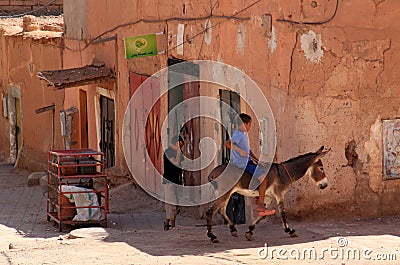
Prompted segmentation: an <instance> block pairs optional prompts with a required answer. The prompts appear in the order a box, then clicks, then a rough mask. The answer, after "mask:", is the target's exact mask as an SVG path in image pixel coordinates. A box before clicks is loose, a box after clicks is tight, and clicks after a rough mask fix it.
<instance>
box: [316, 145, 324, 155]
mask: <svg viewBox="0 0 400 265" xmlns="http://www.w3.org/2000/svg"><path fill="white" fill-rule="evenodd" d="M323 150H324V146H321V147H320V148H319V149H318V151H317V152H315V153H316V154H317V155H319V154H321V153H322V151H323Z"/></svg>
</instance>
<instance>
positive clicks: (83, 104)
mask: <svg viewBox="0 0 400 265" xmlns="http://www.w3.org/2000/svg"><path fill="white" fill-rule="evenodd" d="M79 116H80V117H79V119H80V128H81V129H80V131H81V134H80V139H79V140H80V147H81V148H88V146H89V141H88V121H87V95H86V91H84V90H79Z"/></svg>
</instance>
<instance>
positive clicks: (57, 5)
mask: <svg viewBox="0 0 400 265" xmlns="http://www.w3.org/2000/svg"><path fill="white" fill-rule="evenodd" d="M50 2H51V0H0V14H2V15H13V14H19V13H24V12H29V11H33V10H37V9H38V8H40V7H43V6H45V5H47V4H48V3H50ZM62 11H63V0H56V1H55V2H53V3H51V4H50V5H48V6H46V7H45V8H41V9H40V10H38V11H37V12H35V13H34V14H35V15H44V14H61V13H62Z"/></svg>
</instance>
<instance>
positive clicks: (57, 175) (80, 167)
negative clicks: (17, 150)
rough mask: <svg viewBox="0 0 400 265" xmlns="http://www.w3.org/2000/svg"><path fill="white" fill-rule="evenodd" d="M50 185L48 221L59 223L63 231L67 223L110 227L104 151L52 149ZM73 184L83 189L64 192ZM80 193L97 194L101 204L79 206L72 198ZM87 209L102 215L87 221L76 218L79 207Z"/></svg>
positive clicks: (49, 164) (48, 176)
mask: <svg viewBox="0 0 400 265" xmlns="http://www.w3.org/2000/svg"><path fill="white" fill-rule="evenodd" d="M47 185H48V190H47V221H53V222H55V224H58V226H59V230H60V231H62V225H64V224H65V225H77V224H100V225H102V226H107V214H108V183H107V175H106V174H105V159H104V153H102V152H98V151H95V150H92V149H73V150H52V151H49V152H48V174H47ZM71 185H72V186H76V187H81V188H82V190H83V191H75V192H71V191H69V192H67V191H65V190H64V191H63V187H66V186H71ZM64 189H65V188H64ZM78 193H81V194H82V193H85V194H87V195H90V196H93V195H96V196H97V200H98V205H95V206H93V205H87V206H77V205H75V204H74V203H71V202H70V200H69V197H73V196H74V194H78ZM89 193H90V194H89ZM96 204H97V203H96ZM84 208H86V209H100V211H101V218H100V219H99V220H88V221H75V220H73V219H74V217H75V216H76V214H77V209H78V210H79V209H84Z"/></svg>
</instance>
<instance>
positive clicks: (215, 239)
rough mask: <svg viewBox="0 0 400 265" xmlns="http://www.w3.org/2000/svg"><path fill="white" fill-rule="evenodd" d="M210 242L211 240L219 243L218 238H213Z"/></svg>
mask: <svg viewBox="0 0 400 265" xmlns="http://www.w3.org/2000/svg"><path fill="white" fill-rule="evenodd" d="M211 242H213V243H219V240H218V238H214V239H213V240H211Z"/></svg>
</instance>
